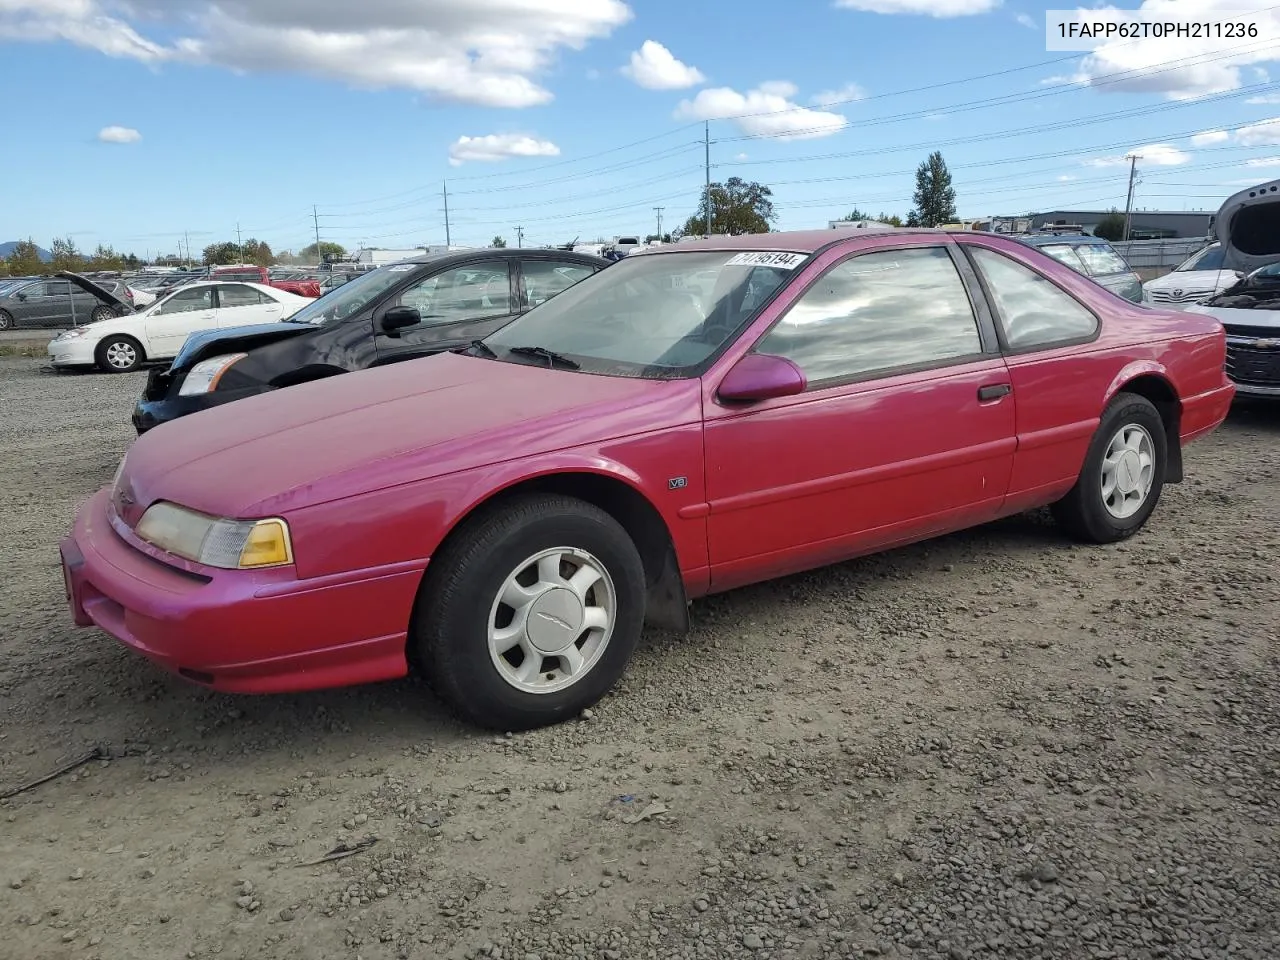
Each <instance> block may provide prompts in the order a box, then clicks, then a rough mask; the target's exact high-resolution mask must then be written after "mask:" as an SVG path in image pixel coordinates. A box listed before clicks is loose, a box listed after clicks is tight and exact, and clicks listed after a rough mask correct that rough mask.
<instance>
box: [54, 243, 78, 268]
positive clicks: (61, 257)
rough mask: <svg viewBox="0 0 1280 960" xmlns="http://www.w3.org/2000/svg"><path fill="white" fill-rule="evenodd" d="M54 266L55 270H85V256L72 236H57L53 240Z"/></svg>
mask: <svg viewBox="0 0 1280 960" xmlns="http://www.w3.org/2000/svg"><path fill="white" fill-rule="evenodd" d="M50 252H51V253H52V254H53V262H52V267H53V269H54V270H71V271H76V270H83V269H84V256H83V255H82V254H81V253H80V250H79V249H78V248H77V247H76V242H75V240H74V239H72V238H71V237H56V238H55V239H54V241H53V249H52V251H50Z"/></svg>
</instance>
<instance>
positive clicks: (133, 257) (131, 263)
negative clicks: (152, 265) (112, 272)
mask: <svg viewBox="0 0 1280 960" xmlns="http://www.w3.org/2000/svg"><path fill="white" fill-rule="evenodd" d="M124 265H125V267H127V268H128V269H130V270H137V269H138V267H140V266H142V261H141V260H139V259H138V257H137V254H133V253H131V254H129V255H128V256H126V257H125V258H124Z"/></svg>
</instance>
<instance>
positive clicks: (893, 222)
mask: <svg viewBox="0 0 1280 960" xmlns="http://www.w3.org/2000/svg"><path fill="white" fill-rule="evenodd" d="M876 219H877V220H878V221H880V222H881V223H887V224H888V225H889V226H891V227H900V226H902V218H901V217H900V216H898V215H897V214H896V213H895V214H894V215H893V216H889V215H888V214H884V213H882V214H880V216H878V217H876Z"/></svg>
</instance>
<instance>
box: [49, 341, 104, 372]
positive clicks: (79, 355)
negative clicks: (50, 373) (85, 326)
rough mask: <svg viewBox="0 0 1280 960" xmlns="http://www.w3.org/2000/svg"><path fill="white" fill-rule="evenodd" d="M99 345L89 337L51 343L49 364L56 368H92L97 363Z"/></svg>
mask: <svg viewBox="0 0 1280 960" xmlns="http://www.w3.org/2000/svg"><path fill="white" fill-rule="evenodd" d="M96 347H97V343H96V342H95V341H93V340H90V339H88V338H87V337H81V338H80V339H78V340H51V341H49V362H50V363H51V364H52V365H53V366H55V367H92V366H94V365H95V364H96V363H97V359H96V358H95V357H94V355H93V353H94V349H95V348H96Z"/></svg>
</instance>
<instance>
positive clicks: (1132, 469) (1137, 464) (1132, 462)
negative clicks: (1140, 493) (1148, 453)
mask: <svg viewBox="0 0 1280 960" xmlns="http://www.w3.org/2000/svg"><path fill="white" fill-rule="evenodd" d="M1141 476H1142V461H1141V460H1140V459H1139V457H1138V455H1137V454H1136V453H1135V452H1134V451H1132V450H1130V451H1129V452H1127V453H1126V454H1125V455H1124V456H1122V457H1121V458H1120V462H1119V463H1118V464H1116V486H1118V487H1119V488H1120V489H1121V490H1122V491H1123V492H1124V493H1133V492H1134V491H1135V490H1137V489H1138V483H1139V480H1140V478H1141Z"/></svg>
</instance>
